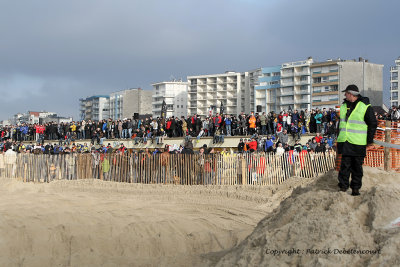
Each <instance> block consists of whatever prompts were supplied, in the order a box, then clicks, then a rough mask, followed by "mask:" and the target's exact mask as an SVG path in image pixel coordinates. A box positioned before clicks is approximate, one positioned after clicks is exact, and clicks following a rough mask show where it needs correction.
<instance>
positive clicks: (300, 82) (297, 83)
mask: <svg viewBox="0 0 400 267" xmlns="http://www.w3.org/2000/svg"><path fill="white" fill-rule="evenodd" d="M306 84H310V81H309V80H305V81H296V82H295V83H294V85H306Z"/></svg>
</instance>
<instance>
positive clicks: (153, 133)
mask: <svg viewBox="0 0 400 267" xmlns="http://www.w3.org/2000/svg"><path fill="white" fill-rule="evenodd" d="M336 122H337V114H336V111H335V109H325V108H323V109H315V110H314V109H313V110H311V111H308V110H304V111H303V110H301V111H297V110H294V111H288V112H286V111H282V112H280V113H275V112H270V113H268V114H265V112H263V113H260V114H259V113H254V112H252V113H251V114H244V113H242V114H240V115H239V116H231V115H221V114H218V113H217V114H216V115H215V116H208V117H202V116H199V115H194V116H188V117H181V118H178V117H170V118H167V119H164V118H153V117H148V118H145V119H143V120H139V119H124V120H116V121H113V120H111V119H109V120H102V121H90V120H88V121H85V120H83V121H73V122H71V123H59V124H57V123H53V122H50V123H46V124H21V125H13V126H7V127H3V128H2V129H1V140H2V141H3V140H11V141H16V142H21V141H35V142H40V143H43V141H44V140H58V141H60V143H61V142H62V143H67V144H70V143H72V142H74V141H75V140H84V139H91V143H92V144H94V143H98V144H102V143H103V141H104V140H110V139H132V140H134V142H135V143H136V144H138V143H144V144H147V142H148V141H149V140H151V141H152V142H156V143H157V144H162V143H163V139H164V138H166V137H169V138H171V137H193V138H197V140H198V139H199V138H201V137H203V136H211V137H214V138H213V140H214V143H220V142H223V141H224V137H225V136H249V135H250V136H253V135H255V134H257V135H263V136H266V135H277V134H279V133H281V132H283V131H284V130H286V131H287V133H288V134H290V135H292V136H293V138H296V139H300V136H301V135H302V134H304V133H321V134H327V135H333V134H334V133H335V127H336Z"/></svg>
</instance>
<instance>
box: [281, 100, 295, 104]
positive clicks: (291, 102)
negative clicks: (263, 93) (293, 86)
mask: <svg viewBox="0 0 400 267" xmlns="http://www.w3.org/2000/svg"><path fill="white" fill-rule="evenodd" d="M293 104H294V100H293V99H292V100H282V101H281V105H293Z"/></svg>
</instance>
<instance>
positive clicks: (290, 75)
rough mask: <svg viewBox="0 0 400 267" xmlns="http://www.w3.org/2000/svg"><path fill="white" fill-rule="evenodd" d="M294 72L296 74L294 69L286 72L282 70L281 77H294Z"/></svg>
mask: <svg viewBox="0 0 400 267" xmlns="http://www.w3.org/2000/svg"><path fill="white" fill-rule="evenodd" d="M293 74H294V72H293V71H284V72H283V71H282V72H281V77H282V78H285V77H292V76H293Z"/></svg>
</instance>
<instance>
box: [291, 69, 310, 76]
mask: <svg viewBox="0 0 400 267" xmlns="http://www.w3.org/2000/svg"><path fill="white" fill-rule="evenodd" d="M294 75H296V76H308V75H311V72H310V70H303V71H299V72H295V73H294Z"/></svg>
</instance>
